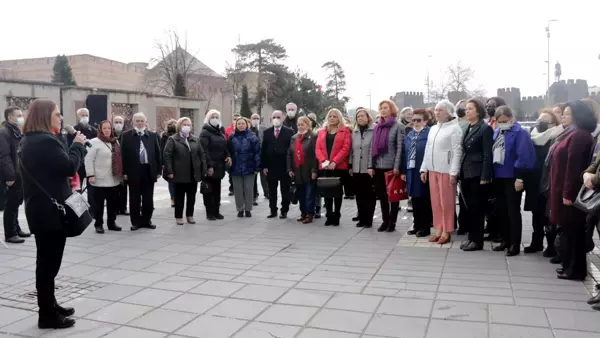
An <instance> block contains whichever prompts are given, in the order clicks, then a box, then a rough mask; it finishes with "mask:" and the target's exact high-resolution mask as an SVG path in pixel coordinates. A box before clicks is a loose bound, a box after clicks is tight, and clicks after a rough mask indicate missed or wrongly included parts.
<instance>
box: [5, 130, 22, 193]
mask: <svg viewBox="0 0 600 338" xmlns="http://www.w3.org/2000/svg"><path fill="white" fill-rule="evenodd" d="M22 136H23V135H22V134H21V131H20V130H19V128H17V126H15V125H13V124H10V123H8V122H6V121H5V122H3V123H2V128H0V181H4V182H9V181H16V180H17V179H18V173H17V170H16V169H17V168H16V166H15V164H16V163H17V147H18V146H19V142H20V141H21V137H22Z"/></svg>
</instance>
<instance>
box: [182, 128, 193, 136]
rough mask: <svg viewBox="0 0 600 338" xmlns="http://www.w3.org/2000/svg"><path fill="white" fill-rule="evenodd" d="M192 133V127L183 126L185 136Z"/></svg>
mask: <svg viewBox="0 0 600 338" xmlns="http://www.w3.org/2000/svg"><path fill="white" fill-rule="evenodd" d="M190 131H192V126H183V127H181V132H182V133H183V134H185V135H187V134H189V133H190Z"/></svg>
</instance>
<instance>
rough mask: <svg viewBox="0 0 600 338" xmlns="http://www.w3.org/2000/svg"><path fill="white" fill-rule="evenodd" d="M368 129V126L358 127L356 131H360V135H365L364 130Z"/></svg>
mask: <svg viewBox="0 0 600 338" xmlns="http://www.w3.org/2000/svg"><path fill="white" fill-rule="evenodd" d="M368 127H369V126H361V125H359V126H358V129H359V130H360V134H361V135H362V134H364V133H365V130H367V128H368Z"/></svg>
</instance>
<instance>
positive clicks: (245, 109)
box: [240, 85, 252, 118]
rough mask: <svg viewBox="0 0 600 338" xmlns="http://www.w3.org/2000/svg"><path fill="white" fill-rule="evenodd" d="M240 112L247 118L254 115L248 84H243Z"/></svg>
mask: <svg viewBox="0 0 600 338" xmlns="http://www.w3.org/2000/svg"><path fill="white" fill-rule="evenodd" d="M240 114H242V116H243V117H246V118H251V117H252V110H251V109H250V98H249V96H248V86H246V85H243V86H242V104H241V108H240Z"/></svg>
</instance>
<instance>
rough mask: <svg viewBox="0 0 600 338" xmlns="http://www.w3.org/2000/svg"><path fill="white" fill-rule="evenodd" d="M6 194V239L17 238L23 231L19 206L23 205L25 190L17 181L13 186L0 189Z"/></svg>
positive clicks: (4, 217)
mask: <svg viewBox="0 0 600 338" xmlns="http://www.w3.org/2000/svg"><path fill="white" fill-rule="evenodd" d="M0 189H2V191H3V193H4V215H3V221H4V237H5V239H9V238H11V237H14V236H17V233H18V232H19V231H20V230H21V227H20V226H19V206H20V205H21V204H22V203H23V190H22V189H21V182H20V181H15V183H13V185H12V186H10V187H9V186H5V187H2V188H0Z"/></svg>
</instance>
